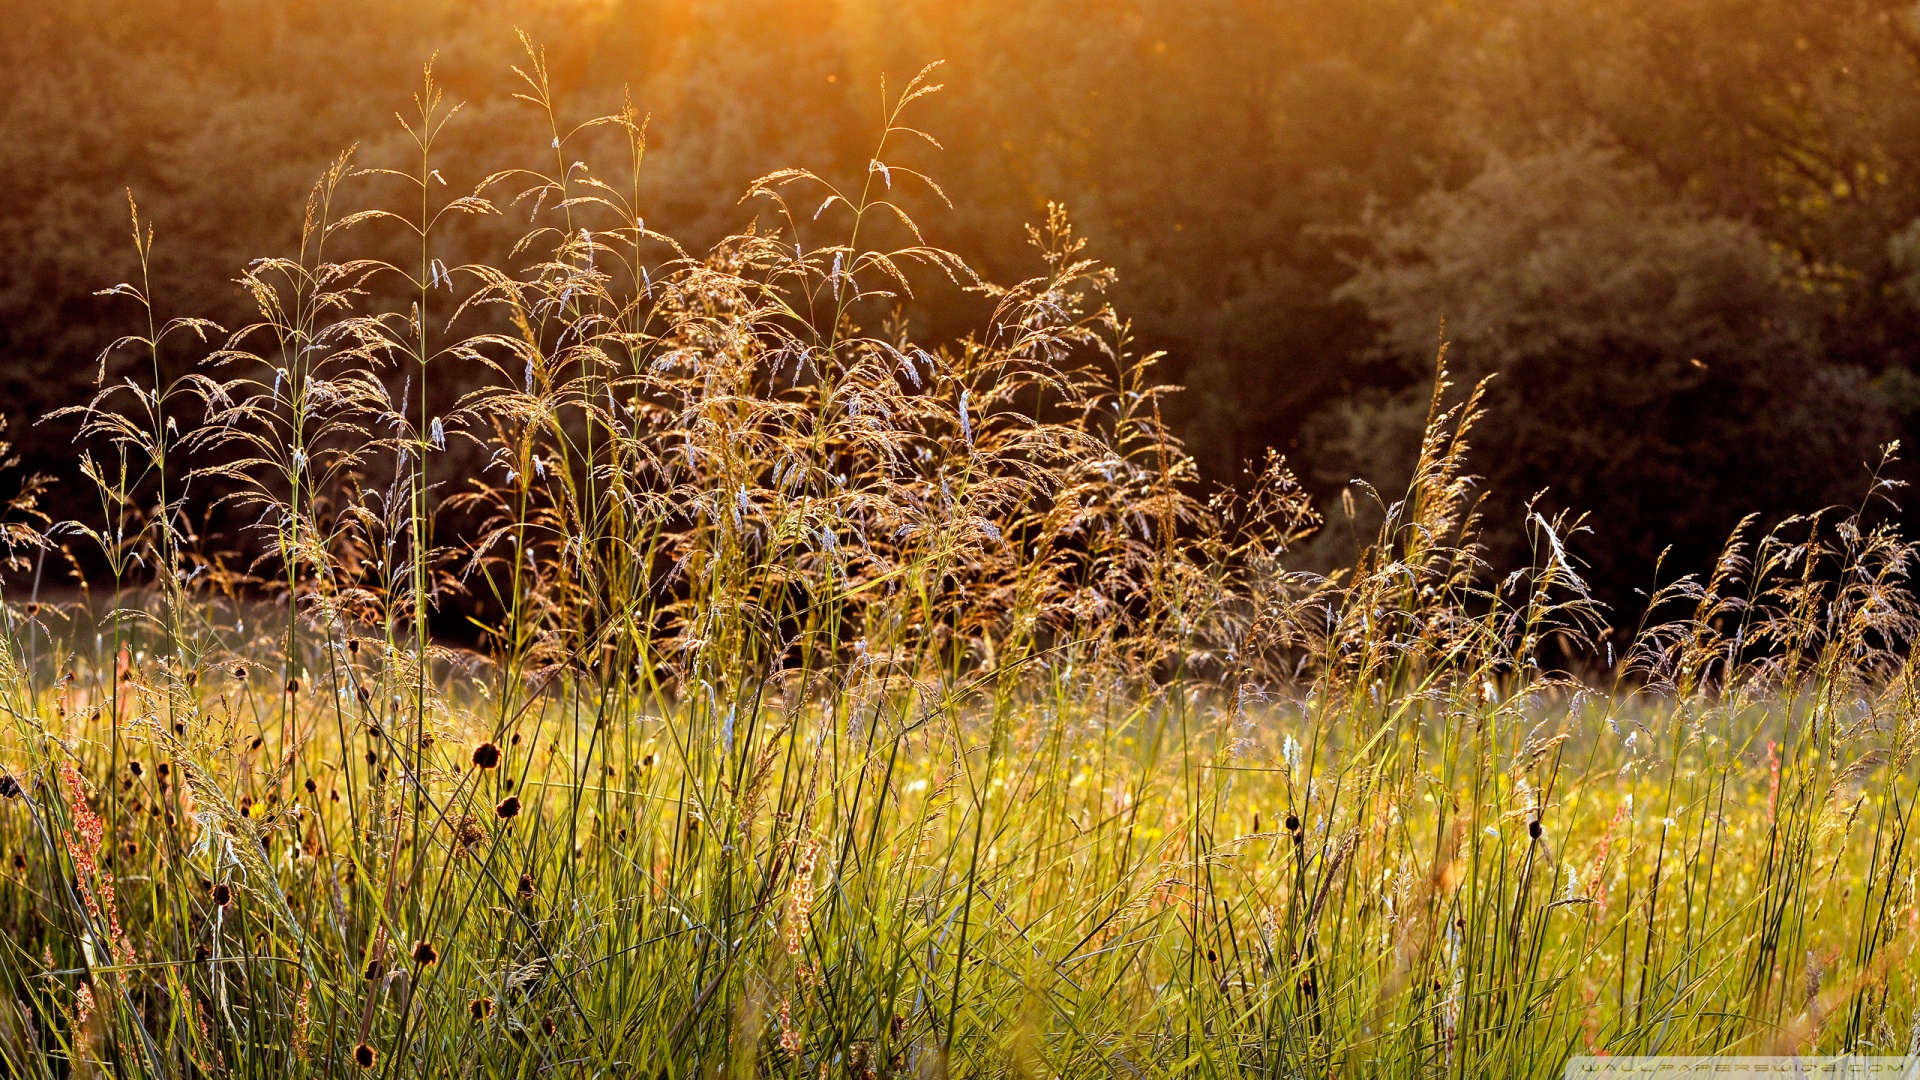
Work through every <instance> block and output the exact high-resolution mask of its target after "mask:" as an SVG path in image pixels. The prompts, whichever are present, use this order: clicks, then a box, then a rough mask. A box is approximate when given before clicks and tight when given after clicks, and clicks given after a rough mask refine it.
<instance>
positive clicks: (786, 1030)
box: [780, 998, 803, 1057]
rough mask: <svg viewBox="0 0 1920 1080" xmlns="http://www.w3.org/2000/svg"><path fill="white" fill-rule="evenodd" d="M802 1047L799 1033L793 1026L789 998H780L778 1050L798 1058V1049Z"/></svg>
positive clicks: (791, 1006) (791, 1004)
mask: <svg viewBox="0 0 1920 1080" xmlns="http://www.w3.org/2000/svg"><path fill="white" fill-rule="evenodd" d="M802 1045H803V1044H802V1043H801V1041H800V1032H799V1030H798V1029H797V1028H795V1027H794V1026H793V1002H792V1000H791V999H789V998H781V999H780V1049H782V1050H785V1051H786V1052H787V1053H789V1054H792V1055H793V1056H794V1057H799V1056H800V1049H801V1046H802Z"/></svg>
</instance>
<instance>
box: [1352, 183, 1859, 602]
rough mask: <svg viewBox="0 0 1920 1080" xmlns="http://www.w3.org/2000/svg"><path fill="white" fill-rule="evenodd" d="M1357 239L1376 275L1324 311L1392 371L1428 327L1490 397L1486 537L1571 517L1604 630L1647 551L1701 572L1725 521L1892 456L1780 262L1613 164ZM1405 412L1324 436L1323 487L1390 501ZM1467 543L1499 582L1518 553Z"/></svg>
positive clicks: (1419, 208) (1640, 582)
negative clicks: (1339, 307) (1383, 486)
mask: <svg viewBox="0 0 1920 1080" xmlns="http://www.w3.org/2000/svg"><path fill="white" fill-rule="evenodd" d="M1376 236H1377V240H1376V243H1375V247H1376V250H1378V251H1380V252H1381V258H1380V261H1378V262H1376V263H1373V264H1370V265H1368V266H1367V267H1365V268H1363V269H1362V270H1361V271H1360V272H1359V273H1358V274H1357V275H1356V276H1355V277H1354V279H1353V280H1352V281H1351V282H1349V283H1348V284H1347V285H1346V286H1345V287H1344V288H1343V291H1342V292H1343V295H1346V296H1351V297H1353V298H1355V299H1358V300H1360V301H1361V302H1362V303H1364V304H1365V305H1366V307H1367V310H1368V312H1369V314H1370V315H1371V316H1372V317H1373V318H1374V320H1375V321H1376V322H1378V323H1379V324H1380V326H1381V327H1382V331H1381V338H1380V340H1381V346H1380V347H1381V349H1382V350H1383V352H1384V353H1385V354H1386V355H1388V356H1390V357H1392V358H1394V359H1396V360H1398V361H1400V362H1401V363H1403V364H1405V365H1407V367H1408V369H1409V370H1410V371H1416V372H1417V371H1419V370H1420V368H1421V367H1422V366H1424V364H1425V363H1426V361H1427V358H1429V357H1431V355H1432V353H1433V350H1434V348H1435V345H1436V330H1435V328H1436V327H1437V326H1439V325H1440V324H1441V323H1442V321H1443V320H1444V323H1445V337H1446V338H1447V339H1448V340H1449V341H1450V343H1451V344H1450V346H1449V350H1448V357H1449V359H1450V360H1451V361H1452V363H1453V364H1454V365H1455V366H1456V367H1457V368H1458V370H1460V371H1461V372H1462V373H1463V374H1467V375H1470V376H1472V377H1474V378H1479V377H1482V376H1487V375H1497V377H1496V378H1495V379H1494V381H1493V382H1492V384H1491V389H1490V392H1489V395H1488V398H1487V400H1488V405H1489V416H1488V419H1487V421H1486V422H1485V423H1483V424H1482V425H1481V426H1480V428H1479V429H1478V432H1477V434H1476V443H1477V446H1478V449H1479V450H1480V452H1481V453H1480V456H1479V457H1478V458H1477V460H1478V461H1479V462H1480V463H1481V466H1482V469H1483V470H1484V473H1485V475H1486V480H1487V487H1488V490H1489V491H1490V492H1491V493H1492V495H1491V499H1490V501H1489V503H1488V513H1489V518H1490V519H1491V520H1492V521H1494V522H1501V523H1508V522H1511V523H1517V522H1520V521H1523V520H1524V515H1523V514H1522V508H1523V507H1524V506H1525V505H1527V503H1528V501H1529V500H1530V499H1531V498H1533V497H1534V496H1535V495H1536V493H1539V492H1543V491H1545V492H1547V496H1546V498H1545V500H1544V501H1543V503H1542V506H1543V507H1547V508H1553V509H1571V510H1574V511H1576V512H1584V513H1590V514H1591V515H1592V520H1593V521H1594V522H1595V523H1596V528H1598V529H1600V530H1603V531H1604V532H1606V533H1607V534H1608V535H1609V536H1610V537H1611V538H1612V542H1610V543H1607V544H1603V545H1598V552H1597V555H1596V558H1595V561H1594V563H1593V571H1594V575H1593V576H1594V578H1595V580H1596V581H1598V582H1601V583H1603V584H1602V585H1601V590H1602V595H1603V596H1604V597H1605V599H1607V600H1609V601H1611V602H1613V603H1614V605H1615V607H1616V608H1617V609H1619V610H1623V611H1632V610H1634V609H1636V608H1637V607H1638V605H1637V604H1636V603H1635V602H1633V599H1632V590H1634V589H1647V588H1651V587H1652V585H1653V583H1654V577H1655V571H1654V566H1655V563H1656V561H1657V560H1658V559H1659V558H1660V557H1661V554H1662V552H1663V550H1665V549H1666V546H1667V545H1673V546H1674V550H1673V551H1672V553H1671V556H1670V557H1671V558H1673V559H1674V561H1675V562H1676V563H1677V564H1678V565H1680V566H1684V567H1689V568H1691V567H1695V566H1703V565H1708V564H1709V563H1710V560H1711V559H1712V557H1713V556H1714V554H1715V553H1716V552H1717V551H1718V550H1719V547H1720V544H1721V543H1722V541H1723V539H1724V538H1725V537H1726V535H1727V534H1728V533H1729V532H1730V531H1731V530H1732V528H1733V527H1734V525H1735V524H1736V523H1737V522H1738V521H1739V520H1740V519H1741V517H1742V516H1743V515H1744V514H1746V513H1759V514H1761V515H1763V516H1765V517H1767V518H1768V519H1769V520H1778V519H1779V518H1781V517H1784V516H1786V515H1788V514H1790V513H1792V512H1793V511H1794V509H1795V508H1797V507H1804V506H1819V505H1824V504H1828V503H1834V502H1843V501H1847V500H1848V499H1849V498H1850V497H1851V496H1850V494H1849V492H1850V491H1857V490H1858V487H1859V485H1860V483H1861V482H1862V480H1863V479H1864V478H1865V477H1866V476H1867V475H1868V471H1867V470H1868V469H1869V468H1870V467H1871V465H1872V463H1873V462H1874V461H1875V460H1876V459H1877V458H1878V450H1879V446H1880V445H1881V444H1882V443H1884V442H1886V441H1887V440H1888V439H1890V438H1892V437H1893V436H1894V434H1895V431H1896V428H1895V425H1894V422H1893V415H1892V414H1893V409H1892V408H1890V407H1889V404H1888V403H1887V402H1886V400H1885V398H1884V396H1883V395H1881V394H1878V393H1876V392H1875V391H1874V389H1873V388H1871V387H1869V386H1868V385H1867V383H1866V380H1865V378H1864V377H1863V375H1862V374H1861V373H1859V372H1857V371H1850V370H1847V369H1843V368H1835V367H1833V366H1831V365H1823V364H1821V363H1820V361H1819V359H1818V357H1819V351H1820V350H1819V340H1818V334H1819V322H1818V314H1819V312H1818V305H1817V303H1816V302H1815V301H1813V300H1811V299H1810V298H1808V297H1806V296H1805V295H1804V294H1801V293H1798V292H1797V291H1796V290H1794V289H1793V288H1792V286H1791V284H1790V283H1791V282H1792V281H1794V280H1795V279H1797V278H1798V277H1800V274H1799V273H1798V269H1797V264H1795V263H1793V262H1792V256H1791V255H1787V254H1783V253H1780V252H1777V251H1775V250H1772V249H1770V248H1769V246H1768V245H1767V244H1766V243H1765V241H1764V240H1763V239H1762V238H1761V237H1760V236H1759V235H1758V233H1757V232H1756V231H1755V230H1754V229H1753V228H1752V227H1751V226H1748V225H1744V224H1741V223H1739V222H1735V221H1732V220H1729V219H1727V218H1723V217H1717V216H1711V215H1707V214H1704V213H1702V212H1701V211H1699V210H1698V209H1697V208H1696V207H1695V206H1694V205H1693V204H1691V203H1688V202H1685V201H1681V200H1677V199H1675V198H1673V197H1672V196H1669V195H1664V194H1663V189H1662V187H1661V184H1660V182H1659V180H1658V179H1657V177H1655V176H1654V175H1653V174H1652V173H1651V171H1650V170H1647V169H1645V168H1640V167H1634V166H1630V165H1626V164H1623V163H1622V162H1620V161H1619V159H1618V155H1617V154H1615V153H1612V152H1608V151H1602V150H1599V149H1596V148H1594V147H1592V146H1590V145H1574V146H1571V147H1566V148H1561V149H1556V150H1551V151H1547V152H1544V153H1541V154H1539V155H1536V156H1533V157H1528V158H1520V159H1508V158H1504V157H1496V158H1494V159H1493V160H1492V161H1491V162H1490V163H1489V165H1488V167H1487V168H1486V169H1485V170H1484V171H1483V172H1482V173H1481V174H1480V175H1479V176H1478V177H1476V178H1475V179H1474V180H1473V182H1472V183H1470V184H1467V185H1465V186H1464V187H1462V188H1460V189H1459V190H1458V191H1450V192H1445V193H1436V194H1432V195H1428V196H1426V197H1424V198H1422V199H1421V200H1420V201H1418V202H1417V203H1415V204H1414V206H1413V207H1411V208H1410V209H1409V210H1408V211H1407V212H1406V213H1404V214H1402V215H1398V216H1395V217H1392V218H1389V219H1386V220H1383V221H1381V222H1380V223H1379V224H1378V225H1377V227H1376ZM1783 261H1785V263H1786V265H1785V266H1783V265H1782V263H1783ZM1425 405H1426V402H1425V397H1424V394H1422V393H1420V392H1419V389H1418V387H1417V386H1416V387H1415V388H1414V389H1412V390H1409V391H1407V392H1405V393H1402V394H1400V395H1399V396H1397V397H1393V398H1386V399H1380V400H1376V401H1374V402H1370V403H1353V404H1349V405H1346V406H1343V407H1341V408H1339V409H1338V411H1336V412H1334V413H1333V414H1331V415H1330V416H1329V417H1328V418H1327V419H1326V420H1323V421H1321V428H1320V430H1321V435H1320V438H1321V440H1322V445H1323V446H1324V447H1325V451H1324V452H1323V453H1322V455H1320V456H1321V459H1322V460H1323V461H1327V462H1329V464H1330V465H1331V466H1332V468H1333V469H1336V470H1338V471H1337V473H1336V474H1335V476H1330V477H1329V478H1330V479H1333V478H1335V477H1337V478H1338V479H1344V478H1345V476H1367V477H1379V478H1384V479H1385V480H1386V482H1388V483H1389V484H1394V483H1396V482H1398V480H1399V479H1400V478H1401V477H1404V475H1405V472H1404V470H1405V469H1406V468H1407V467H1408V466H1409V464H1410V463H1411V461H1412V460H1413V456H1414V455H1413V450H1414V447H1413V446H1412V445H1410V444H1409V439H1410V438H1417V435H1418V431H1419V428H1420V426H1421V418H1422V417H1423V415H1424V411H1425ZM1386 433H1398V434H1397V435H1395V436H1392V437H1383V435H1385V434H1386ZM1396 466H1397V467H1396ZM1322 467H1323V468H1327V467H1328V466H1326V465H1323V466H1322ZM1396 474H1397V475H1396ZM1736 508H1737V509H1736ZM1488 541H1489V543H1490V544H1491V545H1492V546H1493V554H1494V556H1495V559H1496V561H1499V562H1511V561H1512V560H1513V559H1515V558H1516V557H1523V556H1524V554H1525V551H1526V549H1527V544H1528V538H1527V536H1526V535H1525V533H1524V532H1523V531H1522V530H1520V529H1517V528H1511V527H1505V526H1499V525H1497V526H1495V527H1494V528H1493V529H1492V530H1491V532H1490V533H1489V536H1488Z"/></svg>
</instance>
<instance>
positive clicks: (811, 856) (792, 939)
mask: <svg viewBox="0 0 1920 1080" xmlns="http://www.w3.org/2000/svg"><path fill="white" fill-rule="evenodd" d="M819 859H820V838H819V837H817V836H816V837H810V838H809V839H808V840H807V844H806V846H805V847H803V848H801V849H800V861H799V862H798V863H796V864H795V865H794V868H793V891H792V892H791V893H789V894H788V897H787V955H789V956H798V955H800V949H801V947H802V946H803V945H804V944H805V943H806V936H807V927H808V923H809V921H810V920H811V919H812V917H813V870H814V866H815V865H816V864H817V863H818V861H819Z"/></svg>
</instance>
